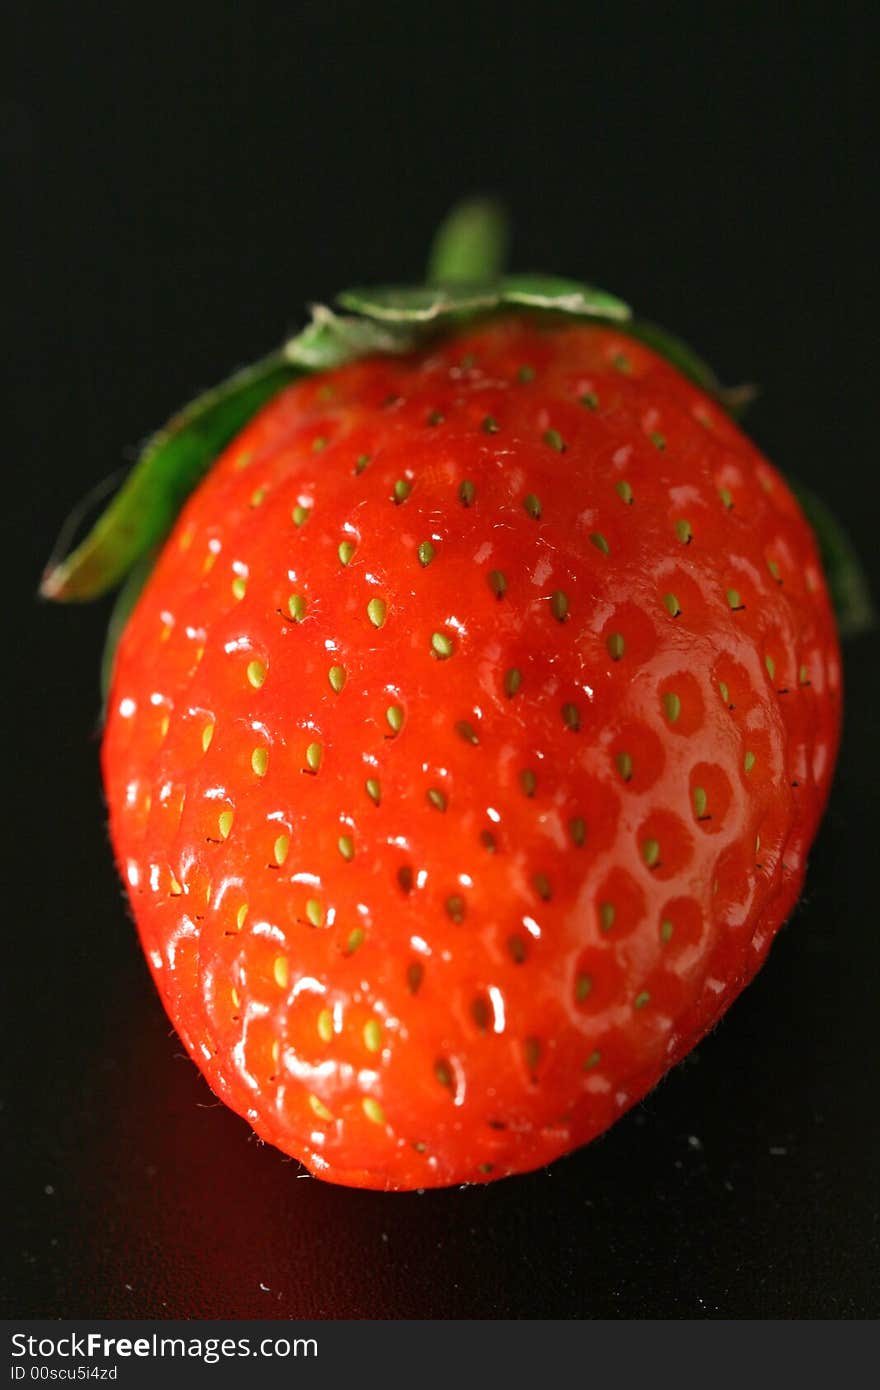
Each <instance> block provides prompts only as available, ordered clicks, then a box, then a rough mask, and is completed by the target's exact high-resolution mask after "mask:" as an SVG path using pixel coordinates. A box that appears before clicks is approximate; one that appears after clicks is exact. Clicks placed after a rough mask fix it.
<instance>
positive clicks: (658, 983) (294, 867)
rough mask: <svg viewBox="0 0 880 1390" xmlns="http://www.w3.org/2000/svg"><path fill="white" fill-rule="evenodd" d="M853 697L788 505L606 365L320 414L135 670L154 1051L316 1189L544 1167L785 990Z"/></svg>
mask: <svg viewBox="0 0 880 1390" xmlns="http://www.w3.org/2000/svg"><path fill="white" fill-rule="evenodd" d="M840 693H841V692H840V662H839V655H838V650H837V645H836V637H835V631H834V624H833V619H832V617H831V612H830V608H829V603H828V598H827V594H826V591H825V586H824V582H823V579H822V576H821V572H820V568H819V562H818V558H817V554H816V550H815V547H814V544H813V540H812V537H811V534H810V532H809V530H808V528H807V526H806V524H805V522H804V520H803V518H802V516H801V514H800V512H799V510H798V507H797V504H796V503H795V501H794V500H793V498H792V496H791V493H790V492H789V490H788V488H787V487H786V485H785V482H784V481H783V479H782V478H781V476H780V475H779V473H777V472H776V471H775V469H773V468H772V467H771V466H770V465H769V464H768V463H767V462H766V461H765V460H764V459H763V458H762V457H761V455H760V454H759V453H758V452H757V451H756V450H755V449H754V447H753V446H752V445H751V444H750V443H749V442H748V440H747V439H746V438H745V437H744V436H743V435H742V434H741V433H740V431H739V430H738V429H737V427H736V426H735V425H734V424H733V423H732V422H731V421H730V420H729V419H728V418H727V417H726V416H725V415H724V414H723V413H722V412H721V410H720V409H719V408H718V407H717V406H716V405H715V404H714V403H713V402H712V401H711V400H710V399H709V398H708V397H707V396H705V395H704V394H703V393H702V392H700V391H699V390H698V389H697V388H695V387H693V386H692V385H690V384H689V383H688V382H687V381H686V380H685V379H684V378H683V377H682V376H681V375H680V374H679V373H678V372H677V371H676V370H675V369H673V368H672V367H671V366H669V365H668V364H667V363H666V362H664V361H663V360H662V359H661V358H659V357H658V356H656V355H655V354H654V353H653V352H651V351H650V350H649V349H648V348H646V347H644V346H642V345H640V344H639V343H637V342H635V341H633V340H632V339H630V338H628V337H626V335H624V334H623V333H620V332H618V331H616V330H613V329H609V328H606V327H599V326H594V325H574V326H572V325H571V324H566V325H564V326H560V325H559V324H557V323H556V322H555V321H547V320H540V319H534V318H529V317H528V316H525V315H523V316H510V317H506V318H499V319H496V320H492V321H489V322H485V323H483V324H481V325H478V326H476V327H474V328H472V329H469V330H468V331H466V332H462V333H459V334H458V335H456V336H453V337H452V338H447V339H445V340H444V341H442V342H441V343H439V345H434V346H432V347H430V348H429V349H428V350H427V351H422V352H420V353H419V354H417V355H413V356H410V357H407V358H405V359H394V358H371V359H367V360H364V361H361V362H358V363H356V364H354V365H352V366H349V367H346V368H343V369H341V370H339V371H337V372H333V373H329V374H326V375H324V376H320V377H317V378H312V379H307V380H304V381H302V382H300V383H297V384H295V385H293V386H291V387H290V388H288V389H286V390H285V391H283V392H282V394H281V395H279V396H278V397H276V398H275V399H274V400H273V401H272V402H271V403H270V404H269V405H268V406H267V407H266V408H264V409H263V411H262V412H261V413H260V414H259V415H258V416H257V417H256V418H255V419H254V420H253V422H252V423H251V424H250V425H249V426H248V427H247V428H246V429H245V430H244V431H243V433H242V434H241V435H240V436H239V437H238V438H237V439H236V440H235V442H234V443H233V445H232V446H231V447H230V448H229V449H228V450H227V451H226V453H225V454H224V455H223V456H222V457H221V458H220V460H219V461H218V462H217V464H216V466H215V467H214V469H213V470H212V472H211V473H210V475H209V476H208V477H207V479H206V480H205V482H204V483H203V484H202V486H201V487H200V488H199V489H198V491H197V492H196V493H195V494H194V495H193V497H192V498H191V499H190V501H189V502H188V504H187V506H186V507H185V509H184V510H183V512H182V514H181V516H180V518H179V521H178V524H177V526H176V529H175V530H174V532H173V533H172V535H171V537H170V539H169V540H168V542H167V544H166V546H165V548H164V550H163V552H162V554H161V556H160V558H159V561H158V563H157V565H156V568H155V571H154V573H153V575H152V577H151V579H150V581H149V583H148V585H147V587H146V589H145V591H144V593H143V595H142V598H141V600H140V602H139V604H138V606H137V608H136V610H135V613H134V615H133V617H132V618H131V620H130V622H129V624H128V626H127V629H126V631H125V633H124V635H123V638H122V641H121V644H120V647H119V651H118V654H117V660H116V666H115V676H114V682H113V689H112V695H111V700H110V704H109V713H108V720H107V727H106V735H105V742H104V772H105V781H106V788H107V796H108V802H109V807H110V817H111V831H112V836H113V841H114V845H115V849H116V854H117V858H118V862H119V865H120V869H121V872H122V874H123V877H124V879H125V882H126V884H127V886H128V891H129V895H130V899H131V903H132V907H133V910H134V914H135V917H136V919H137V924H138V928H139V931H140V934H141V937H142V940H143V944H144V948H145V951H146V954H147V957H148V959H149V961H150V964H151V968H152V970H153V974H154V978H155V980H156V983H157V986H158V988H159V990H160V993H161V995H162V998H163V1000H164V1003H165V1005H166V1008H167V1010H168V1012H169V1014H170V1017H171V1018H172V1020H173V1022H174V1024H175V1027H176V1028H177V1030H178V1032H179V1034H180V1036H181V1037H182V1039H183V1041H184V1042H185V1044H186V1046H187V1048H188V1049H189V1051H190V1053H191V1054H192V1056H193V1058H194V1059H195V1060H196V1062H197V1063H198V1065H199V1066H200V1068H201V1069H202V1071H203V1072H204V1074H205V1076H206V1077H207V1079H208V1081H209V1083H210V1085H211V1086H212V1087H213V1089H214V1090H215V1091H216V1092H217V1094H218V1095H220V1096H222V1097H223V1099H224V1100H225V1101H227V1102H228V1104H229V1105H231V1106H232V1107H233V1108H234V1109H235V1110H237V1111H238V1112H240V1113H241V1114H242V1115H244V1116H246V1118H247V1119H248V1121H249V1122H250V1124H251V1125H252V1126H253V1128H254V1129H255V1130H256V1131H257V1133H258V1134H260V1135H261V1136H262V1137H263V1138H265V1139H267V1140H269V1141H270V1142H271V1143H273V1144H275V1145H277V1146H279V1147H280V1148H281V1149H283V1150H285V1151H286V1152H288V1153H291V1154H294V1155H296V1156H297V1157H298V1158H300V1159H301V1160H302V1161H303V1162H304V1163H305V1164H307V1165H308V1167H309V1168H310V1169H311V1170H312V1171H313V1172H314V1173H315V1174H317V1175H318V1176H320V1177H322V1178H326V1179H328V1180H331V1181H335V1182H342V1183H348V1184H352V1185H356V1186H364V1187H377V1188H390V1189H401V1188H423V1187H429V1186H437V1185H443V1184H449V1183H455V1182H473V1181H485V1180H487V1179H491V1178H496V1177H501V1176H504V1175H506V1174H510V1173H514V1172H521V1171H525V1170H528V1169H532V1168H535V1167H537V1166H539V1165H541V1164H544V1163H547V1162H548V1161H550V1160H552V1159H554V1158H555V1157H557V1156H558V1155H560V1154H562V1153H565V1152H567V1151H569V1150H571V1149H573V1148H574V1147H576V1146H578V1145H580V1144H583V1143H585V1142H586V1141H588V1140H590V1139H591V1138H593V1137H594V1136H595V1135H597V1134H599V1133H601V1132H602V1131H603V1130H604V1129H606V1128H607V1127H608V1126H609V1125H610V1124H612V1123H613V1121H614V1120H615V1119H616V1118H617V1117H618V1116H619V1115H620V1114H621V1113H622V1112H623V1111H625V1110H626V1109H627V1108H628V1107H629V1106H631V1105H632V1104H633V1103H634V1102H635V1101H636V1100H638V1099H639V1097H640V1096H642V1095H643V1094H644V1093H645V1092H646V1091H647V1090H648V1089H649V1088H650V1087H651V1086H653V1085H654V1084H655V1082H656V1081H657V1080H658V1079H659V1078H660V1076H661V1075H662V1074H663V1073H664V1072H665V1071H666V1070H667V1068H668V1067H670V1066H671V1065H672V1064H673V1063H675V1062H676V1061H677V1060H678V1059H679V1058H680V1057H682V1056H683V1055H684V1054H685V1053H686V1052H687V1051H688V1050H689V1049H690V1048H691V1047H693V1046H694V1044H695V1043H696V1042H697V1041H698V1040H699V1038H700V1037H701V1036H702V1035H703V1034H704V1033H705V1032H706V1030H707V1029H708V1028H710V1027H711V1026H712V1024H713V1023H714V1022H715V1021H716V1020H717V1019H718V1017H719V1016H720V1014H721V1013H722V1012H723V1011H724V1010H725V1009H726V1008H727V1006H728V1005H729V1003H730V1002H731V1000H732V999H733V998H734V996H735V995H736V994H737V993H738V992H739V990H740V989H741V988H742V987H743V986H744V985H745V984H746V983H747V981H748V980H749V979H750V978H751V977H752V976H753V974H754V973H755V971H756V970H757V968H758V967H759V965H760V964H761V962H762V960H763V958H764V956H765V954H766V951H767V949H768V947H769V945H770V943H771V941H772V938H773V936H774V934H775V932H776V930H777V929H778V927H779V926H780V924H781V923H782V922H783V921H784V919H785V918H786V916H787V915H788V914H789V912H790V911H791V908H792V906H793V904H794V902H795V901H796V898H797V896H798V893H799V891H800V888H801V884H802V881H803V875H804V868H805V856H806V852H807V849H808V847H809V844H810V842H811V840H812V838H813V835H814V833H815V830H816V826H817V823H818V818H819V815H820V813H821V809H822V805H823V803H824V800H825V797H826V794H827V790H828V786H829V781H830V778H831V774H832V770H833V763H834V756H835V751H836V743H837V733H838V722H839V704H840Z"/></svg>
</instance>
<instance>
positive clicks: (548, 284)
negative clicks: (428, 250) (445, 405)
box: [338, 275, 631, 326]
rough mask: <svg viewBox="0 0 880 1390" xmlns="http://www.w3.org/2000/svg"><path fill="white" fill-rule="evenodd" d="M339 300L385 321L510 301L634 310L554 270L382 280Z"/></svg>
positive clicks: (424, 321) (568, 308)
mask: <svg viewBox="0 0 880 1390" xmlns="http://www.w3.org/2000/svg"><path fill="white" fill-rule="evenodd" d="M338 299H339V303H340V304H342V305H343V306H344V307H345V308H346V309H352V310H354V311H355V312H356V313H358V314H363V315H364V316H365V317H367V318H371V319H378V320H379V321H380V322H382V323H394V324H410V325H413V326H419V325H430V324H437V323H441V322H442V321H443V320H444V319H449V318H452V317H453V316H455V315H459V314H475V313H489V312H490V311H491V310H493V309H500V308H503V307H504V305H507V304H518V305H521V306H523V307H528V308H532V309H543V310H555V311H556V312H557V313H561V314H571V315H573V316H574V317H576V318H590V319H609V320H611V321H612V322H616V323H625V322H626V321H627V320H628V319H629V317H630V313H631V310H630V308H629V306H628V305H627V304H624V303H623V301H622V300H620V299H616V298H615V297H614V295H611V294H606V293H605V291H604V290H597V289H594V288H593V287H592V285H584V284H582V283H581V282H580V281H578V280H564V279H561V278H560V277H559V276H556V275H507V276H504V277H503V278H502V279H500V280H497V281H495V283H494V284H488V285H482V286H481V285H464V284H463V285H460V286H455V285H443V286H430V285H416V286H411V285H383V286H380V287H379V288H378V289H355V290H344V291H343V292H342V294H340V295H339V296H338Z"/></svg>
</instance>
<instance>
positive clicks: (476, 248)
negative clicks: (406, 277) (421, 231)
mask: <svg viewBox="0 0 880 1390" xmlns="http://www.w3.org/2000/svg"><path fill="white" fill-rule="evenodd" d="M508 240H509V236H508V222H507V217H506V215H505V213H504V210H503V208H502V207H501V206H500V204H498V203H495V202H492V201H491V200H490V199H487V198H473V199H470V200H468V201H467V202H464V203H459V204H458V205H457V206H456V207H454V208H453V209H452V211H451V212H450V213H449V215H448V216H447V217H446V218H445V220H444V221H443V222H442V223H441V225H440V227H439V228H438V230H437V233H436V235H435V237H434V240H433V242H432V245H431V251H430V255H429V257H428V275H427V280H428V284H429V285H484V284H486V283H487V282H488V281H490V280H496V279H497V278H498V276H499V275H500V274H501V272H502V270H503V268H504V262H505V259H506V252H507V244H508Z"/></svg>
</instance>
